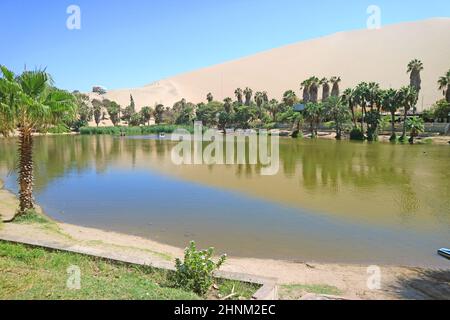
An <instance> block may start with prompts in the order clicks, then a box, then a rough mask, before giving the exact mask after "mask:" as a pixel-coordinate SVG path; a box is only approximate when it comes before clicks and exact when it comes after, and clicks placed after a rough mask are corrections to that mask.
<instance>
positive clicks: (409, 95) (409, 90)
mask: <svg viewBox="0 0 450 320" xmlns="http://www.w3.org/2000/svg"><path fill="white" fill-rule="evenodd" d="M397 95H398V97H397V99H398V100H397V101H399V102H400V103H401V106H402V107H403V111H404V117H403V134H402V136H401V137H400V140H401V141H405V139H406V127H407V120H408V111H409V110H411V109H412V108H414V106H415V105H416V103H417V98H418V95H417V91H416V89H415V88H414V87H411V86H407V87H402V88H401V89H400V90H399V91H398V93H397Z"/></svg>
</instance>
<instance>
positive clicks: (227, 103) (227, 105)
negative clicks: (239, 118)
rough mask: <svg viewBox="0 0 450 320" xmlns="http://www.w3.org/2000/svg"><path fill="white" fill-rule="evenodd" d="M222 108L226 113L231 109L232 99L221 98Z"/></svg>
mask: <svg viewBox="0 0 450 320" xmlns="http://www.w3.org/2000/svg"><path fill="white" fill-rule="evenodd" d="M223 108H224V109H225V112H226V113H228V114H229V113H231V112H232V111H233V100H232V99H231V98H230V97H227V98H225V99H223Z"/></svg>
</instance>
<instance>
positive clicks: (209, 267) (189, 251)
mask: <svg viewBox="0 0 450 320" xmlns="http://www.w3.org/2000/svg"><path fill="white" fill-rule="evenodd" d="M213 254H214V249H213V248H209V249H208V250H197V247H196V245H195V242H194V241H191V243H190V245H189V247H187V248H186V250H185V251H184V261H183V262H181V260H180V259H176V262H175V268H176V271H175V272H174V273H173V274H172V275H171V276H170V281H171V282H172V283H173V285H174V286H175V287H177V288H180V289H184V290H189V291H193V292H194V293H196V294H198V295H201V296H204V295H205V294H206V293H207V292H208V290H209V289H210V288H211V286H212V285H213V282H214V276H213V273H214V271H216V270H218V269H219V268H220V267H221V266H222V264H223V263H224V262H225V259H226V255H222V256H221V257H220V258H219V261H218V262H214V261H213V259H212V257H213Z"/></svg>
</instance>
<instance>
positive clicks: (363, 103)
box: [354, 82, 369, 132]
mask: <svg viewBox="0 0 450 320" xmlns="http://www.w3.org/2000/svg"><path fill="white" fill-rule="evenodd" d="M368 96H369V86H368V84H367V83H365V82H361V83H360V84H358V85H357V86H356V88H355V92H354V101H355V103H356V104H357V105H359V106H360V107H361V109H362V110H361V111H362V115H361V131H362V132H364V122H365V116H366V108H367V105H368Z"/></svg>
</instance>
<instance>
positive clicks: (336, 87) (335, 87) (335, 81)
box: [330, 77, 341, 97]
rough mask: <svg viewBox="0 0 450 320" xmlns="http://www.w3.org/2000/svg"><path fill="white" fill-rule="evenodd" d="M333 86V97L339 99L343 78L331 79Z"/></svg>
mask: <svg viewBox="0 0 450 320" xmlns="http://www.w3.org/2000/svg"><path fill="white" fill-rule="evenodd" d="M330 82H331V84H332V85H333V87H332V89H331V96H333V97H339V95H340V94H341V93H340V89H339V83H340V82H341V77H331V79H330Z"/></svg>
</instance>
